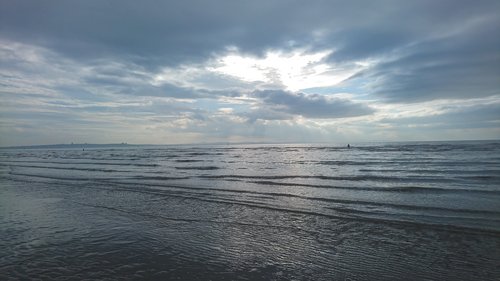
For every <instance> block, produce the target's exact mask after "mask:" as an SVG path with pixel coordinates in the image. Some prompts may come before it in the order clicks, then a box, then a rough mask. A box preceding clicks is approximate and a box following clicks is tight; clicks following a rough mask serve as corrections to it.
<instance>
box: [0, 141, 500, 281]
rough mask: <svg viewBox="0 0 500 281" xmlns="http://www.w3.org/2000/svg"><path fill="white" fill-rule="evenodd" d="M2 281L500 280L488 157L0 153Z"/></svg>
mask: <svg viewBox="0 0 500 281" xmlns="http://www.w3.org/2000/svg"><path fill="white" fill-rule="evenodd" d="M0 238H1V240H0V253H1V254H0V279H1V280H20V279H35V278H40V279H42V280H68V279H71V280H81V279H93V280H96V279H98V280H131V279H153V280H156V279H166V280H169V279H181V280H210V279H212V280H400V279H401V278H404V279H406V280H498V277H499V276H500V143H499V142H494V141H489V142H488V141H485V142H451V143H450V142H448V143H444V142H442V143H441V142H439V143H436V142H432V143H431V142H428V143H385V144H359V145H355V146H353V147H352V148H351V149H347V148H345V147H338V146H328V145H217V146H134V147H125V148H124V147H117V148H109V147H107V148H102V149H100V148H94V149H85V151H82V150H81V149H22V150H21V149H2V150H0Z"/></svg>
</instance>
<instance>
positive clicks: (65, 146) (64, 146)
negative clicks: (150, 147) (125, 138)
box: [0, 142, 138, 149]
mask: <svg viewBox="0 0 500 281" xmlns="http://www.w3.org/2000/svg"><path fill="white" fill-rule="evenodd" d="M132 146H138V145H135V144H128V143H124V142H122V143H108V144H98V143H70V144H42V145H22V146H2V147H0V149H68V148H70V149H71V148H74V149H80V148H81V149H83V148H101V147H102V148H109V147H132Z"/></svg>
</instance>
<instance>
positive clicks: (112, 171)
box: [0, 164, 132, 173]
mask: <svg viewBox="0 0 500 281" xmlns="http://www.w3.org/2000/svg"><path fill="white" fill-rule="evenodd" d="M0 166H8V167H22V168H35V169H47V170H70V171H85V172H104V173H130V172H132V171H125V170H113V169H103V168H76V167H54V166H35V165H12V164H10V165H4V164H0Z"/></svg>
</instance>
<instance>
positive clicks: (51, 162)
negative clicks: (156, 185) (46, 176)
mask: <svg viewBox="0 0 500 281" xmlns="http://www.w3.org/2000/svg"><path fill="white" fill-rule="evenodd" d="M107 160H109V159H107ZM113 160H115V159H113ZM1 162H4V163H33V164H62V165H68V164H70V165H102V166H135V167H158V166H160V165H159V164H147V163H115V162H73V161H66V162H61V161H34V160H2V161H1ZM0 165H1V164H0Z"/></svg>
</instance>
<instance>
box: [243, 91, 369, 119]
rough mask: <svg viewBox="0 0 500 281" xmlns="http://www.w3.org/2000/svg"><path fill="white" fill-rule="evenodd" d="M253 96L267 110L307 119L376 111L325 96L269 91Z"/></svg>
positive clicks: (351, 102)
mask: <svg viewBox="0 0 500 281" xmlns="http://www.w3.org/2000/svg"><path fill="white" fill-rule="evenodd" d="M253 96H254V97H257V98H258V99H260V100H261V101H262V107H263V108H265V109H268V110H269V109H271V110H272V111H275V112H283V113H287V114H291V115H300V116H303V117H306V118H343V117H355V116H362V115H368V114H371V113H373V112H374V109H372V108H370V107H369V106H367V105H364V104H361V103H355V102H353V101H350V100H347V99H341V98H336V97H329V96H325V95H317V94H304V93H291V92H286V91H279V90H275V91H272V90H267V91H257V92H254V93H253ZM260 112H262V111H260ZM264 116H269V115H264ZM275 116H276V115H275ZM279 116H282V117H284V116H283V115H279ZM271 119H280V118H273V117H271Z"/></svg>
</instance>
